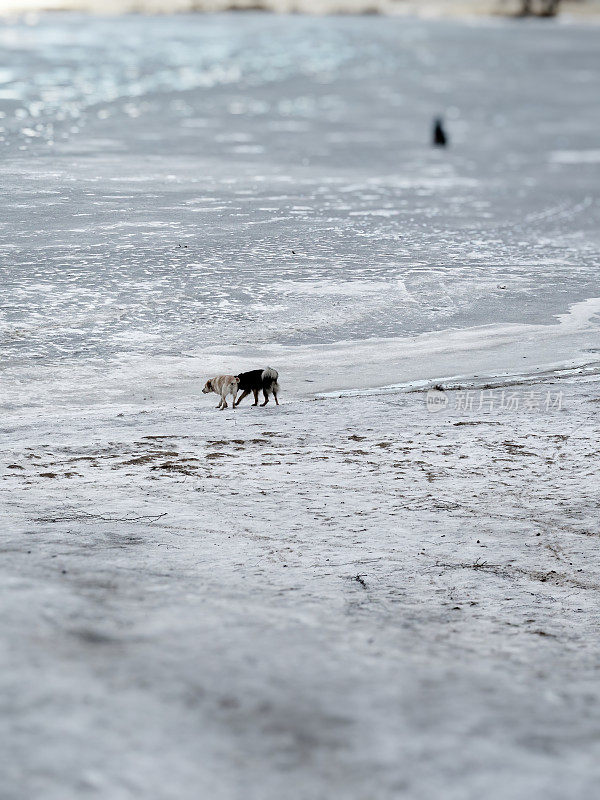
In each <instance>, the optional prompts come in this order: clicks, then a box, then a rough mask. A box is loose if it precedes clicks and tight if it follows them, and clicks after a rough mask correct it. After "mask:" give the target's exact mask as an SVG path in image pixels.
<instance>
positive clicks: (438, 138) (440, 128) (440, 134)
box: [433, 117, 448, 147]
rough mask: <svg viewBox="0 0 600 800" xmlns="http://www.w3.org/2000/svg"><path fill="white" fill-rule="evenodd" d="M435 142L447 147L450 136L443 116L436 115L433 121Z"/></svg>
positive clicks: (437, 145) (439, 145)
mask: <svg viewBox="0 0 600 800" xmlns="http://www.w3.org/2000/svg"><path fill="white" fill-rule="evenodd" d="M433 144H434V145H435V146H436V147H446V145H447V144H448V137H447V136H446V131H445V130H444V125H443V122H442V118H441V117H436V118H435V120H434V121H433Z"/></svg>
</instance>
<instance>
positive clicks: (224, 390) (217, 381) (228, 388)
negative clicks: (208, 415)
mask: <svg viewBox="0 0 600 800" xmlns="http://www.w3.org/2000/svg"><path fill="white" fill-rule="evenodd" d="M239 383H240V381H239V378H236V377H235V375H217V377H216V378H211V379H210V380H209V381H206V383H205V384H204V389H202V394H209V393H210V392H214V393H215V394H220V395H221V401H220V402H219V405H218V406H217V408H220V409H224V408H227V400H226V399H225V398H226V397H227V395H228V394H231V395H233V407H234V408H235V398H236V396H237V393H238V386H239Z"/></svg>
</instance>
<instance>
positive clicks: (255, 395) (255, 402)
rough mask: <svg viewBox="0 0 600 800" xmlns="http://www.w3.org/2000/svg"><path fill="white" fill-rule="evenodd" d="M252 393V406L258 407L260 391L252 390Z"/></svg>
mask: <svg viewBox="0 0 600 800" xmlns="http://www.w3.org/2000/svg"><path fill="white" fill-rule="evenodd" d="M252 391H253V392H254V403H252V405H254V406H257V405H258V389H252Z"/></svg>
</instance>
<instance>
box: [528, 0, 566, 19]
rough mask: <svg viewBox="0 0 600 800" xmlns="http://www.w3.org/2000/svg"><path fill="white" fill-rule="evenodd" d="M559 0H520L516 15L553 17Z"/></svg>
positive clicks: (556, 11)
mask: <svg viewBox="0 0 600 800" xmlns="http://www.w3.org/2000/svg"><path fill="white" fill-rule="evenodd" d="M559 5H560V0H538V2H535V0H521V7H520V9H519V11H518V12H517V16H518V17H555V16H556V15H557V13H558V7H559Z"/></svg>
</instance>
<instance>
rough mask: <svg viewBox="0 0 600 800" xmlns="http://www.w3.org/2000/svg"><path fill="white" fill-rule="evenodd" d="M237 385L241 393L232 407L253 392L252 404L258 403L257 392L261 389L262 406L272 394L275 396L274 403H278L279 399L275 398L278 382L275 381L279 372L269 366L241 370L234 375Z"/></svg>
mask: <svg viewBox="0 0 600 800" xmlns="http://www.w3.org/2000/svg"><path fill="white" fill-rule="evenodd" d="M236 377H237V379H238V381H239V385H238V389H239V390H240V391H241V393H242V394H241V395H240V396H239V397H238V400H237V402H236V403H234V408H235V407H236V406H239V404H240V403H241V402H242V400H243V399H244V397H246V395H248V394H250V392H253V394H254V403H253V405H255V406H257V405H258V393H259V392H260V391H262V393H263V397H264V398H265V402H264V403H262V405H263V406H266V405H267V403H268V402H269V395H270V394H272V395H273V397H274V398H275V404H276V405H279V400H278V399H277V394H278V392H279V384H278V383H277V378H278V377H279V374H278V372H277V370H276V369H272V368H271V367H267V368H266V369H252V370H250V372H241V373H240V374H239V375H236Z"/></svg>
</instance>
